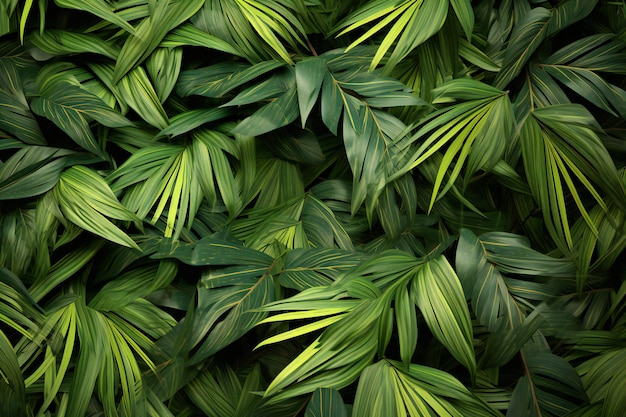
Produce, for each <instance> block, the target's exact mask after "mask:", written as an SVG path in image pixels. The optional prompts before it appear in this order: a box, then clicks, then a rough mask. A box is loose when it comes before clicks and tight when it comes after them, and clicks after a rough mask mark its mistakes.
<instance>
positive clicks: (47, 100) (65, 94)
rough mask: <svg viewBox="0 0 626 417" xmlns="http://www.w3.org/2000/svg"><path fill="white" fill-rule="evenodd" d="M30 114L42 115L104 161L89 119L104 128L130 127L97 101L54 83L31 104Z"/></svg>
mask: <svg viewBox="0 0 626 417" xmlns="http://www.w3.org/2000/svg"><path fill="white" fill-rule="evenodd" d="M31 107H32V109H33V112H35V113H36V114H38V115H40V116H43V117H45V118H47V119H49V120H50V121H52V122H53V123H54V124H56V125H57V126H58V127H59V128H60V129H61V130H63V131H64V132H65V133H66V134H67V135H68V136H69V137H70V138H71V139H72V140H73V141H74V142H76V143H77V144H78V145H80V146H81V147H82V148H83V149H86V150H88V151H89V152H92V153H94V154H95V155H98V156H100V157H102V158H106V153H105V152H104V151H103V150H102V145H101V144H100V143H98V140H97V139H96V137H95V136H94V134H93V132H92V131H91V129H90V127H89V122H90V121H91V120H96V121H97V122H99V123H101V124H103V125H104V126H108V127H123V126H130V125H132V123H131V122H130V121H129V120H128V119H126V118H125V117H124V116H122V115H121V114H119V113H117V112H116V111H114V110H113V109H111V108H110V107H108V106H107V105H106V104H105V103H104V102H103V101H102V100H101V99H100V98H98V97H97V96H95V95H93V94H91V93H89V92H87V91H85V90H83V89H82V88H80V87H77V86H73V85H60V84H56V85H54V86H52V87H51V88H49V89H46V90H44V91H43V93H42V95H41V96H40V97H37V98H35V99H33V101H32V102H31Z"/></svg>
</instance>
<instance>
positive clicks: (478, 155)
mask: <svg viewBox="0 0 626 417" xmlns="http://www.w3.org/2000/svg"><path fill="white" fill-rule="evenodd" d="M434 94H435V97H437V98H436V100H437V101H438V102H444V103H445V102H448V101H452V100H466V101H464V102H462V103H459V104H455V105H453V106H450V107H447V108H443V109H442V110H439V111H437V112H436V113H434V114H433V115H431V116H430V117H429V118H428V119H427V122H426V123H424V125H423V126H422V127H420V129H419V130H418V131H417V133H415V134H414V135H413V136H412V137H411V138H410V139H409V141H408V143H412V142H415V141H418V140H420V139H421V138H424V137H425V139H424V140H423V141H421V143H420V144H419V146H418V148H417V150H415V151H414V152H412V154H411V156H410V157H409V158H408V161H407V162H406V163H405V166H404V167H403V168H402V169H401V170H399V171H398V172H397V173H396V174H395V175H394V177H392V178H396V177H399V176H400V175H401V174H405V173H406V172H407V171H408V170H411V169H413V168H415V167H417V166H419V165H420V164H422V163H423V162H424V161H426V160H427V159H428V158H430V157H432V155H434V154H435V153H436V152H437V151H439V150H440V149H441V150H443V148H444V147H445V146H446V145H448V146H447V149H446V151H445V153H444V155H443V159H442V161H441V163H440V164H439V167H438V170H437V177H436V179H435V184H434V189H433V192H432V195H431V199H430V204H429V210H432V207H433V205H434V204H435V201H436V200H437V198H440V196H441V195H444V194H445V193H446V192H448V190H450V189H451V188H452V187H453V185H454V183H455V181H456V180H457V179H458V178H459V176H460V174H461V169H462V167H463V166H464V164H465V165H466V168H465V184H467V182H468V181H469V179H470V178H471V177H472V176H473V175H474V174H475V173H476V172H477V171H478V170H481V169H482V170H490V169H491V168H492V167H493V166H494V165H495V164H496V163H497V162H498V161H499V160H500V158H502V156H503V155H504V152H505V149H506V141H507V139H509V138H510V136H511V132H512V130H513V128H514V121H513V114H512V108H511V103H510V101H509V99H508V97H507V95H506V94H505V93H504V92H502V91H499V90H497V89H495V88H493V87H491V86H488V85H485V84H482V83H480V82H477V81H474V80H470V79H459V80H453V81H450V82H448V83H445V84H443V85H442V86H440V87H439V88H438V89H437V90H435V92H434ZM494 125H496V126H498V128H497V130H495V129H494V128H493V126H494ZM403 146H406V145H404V143H403ZM446 176H448V178H447V182H446V184H445V186H444V187H443V189H442V190H441V191H440V189H441V186H442V185H443V181H444V179H446Z"/></svg>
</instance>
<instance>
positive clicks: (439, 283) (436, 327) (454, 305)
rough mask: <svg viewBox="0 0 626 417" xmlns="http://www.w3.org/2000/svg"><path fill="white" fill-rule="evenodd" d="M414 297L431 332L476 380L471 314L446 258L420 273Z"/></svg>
mask: <svg viewBox="0 0 626 417" xmlns="http://www.w3.org/2000/svg"><path fill="white" fill-rule="evenodd" d="M411 296H412V297H413V300H414V301H415V303H416V304H417V306H418V307H419V309H420V311H421V312H422V314H423V315H424V319H425V320H426V324H427V325H428V328H429V329H430V331H431V332H432V333H433V334H434V335H435V337H436V338H437V339H438V340H439V341H440V342H441V343H442V344H443V345H444V346H445V347H446V348H447V349H448V351H449V352H450V353H451V354H452V356H454V357H455V358H456V359H457V360H458V361H459V362H460V363H461V364H462V365H463V366H465V367H466V368H467V369H468V370H469V371H470V374H471V375H472V377H473V376H474V375H475V374H476V358H475V356H474V345H473V343H472V335H473V330H472V324H471V320H470V315H469V310H468V308H467V303H466V302H465V297H464V296H463V288H462V287H461V283H460V281H459V278H458V277H457V275H456V273H455V272H454V270H453V269H452V267H451V266H450V264H449V263H448V261H447V260H446V258H444V257H443V256H441V257H438V258H435V259H433V260H431V261H428V262H426V263H425V264H424V265H422V267H421V268H419V269H418V271H417V272H416V274H415V277H414V278H413V280H412V292H411Z"/></svg>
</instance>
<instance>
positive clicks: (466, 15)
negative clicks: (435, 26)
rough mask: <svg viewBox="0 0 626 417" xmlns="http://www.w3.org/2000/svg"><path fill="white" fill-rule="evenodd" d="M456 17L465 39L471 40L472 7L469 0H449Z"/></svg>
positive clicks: (472, 26)
mask: <svg viewBox="0 0 626 417" xmlns="http://www.w3.org/2000/svg"><path fill="white" fill-rule="evenodd" d="M450 4H452V8H453V9H454V13H455V14H456V17H457V18H458V19H459V22H460V23H461V27H462V28H463V31H464V32H465V37H466V38H467V41H468V42H469V41H471V40H472V31H473V30H474V9H472V5H471V3H470V1H469V0H450Z"/></svg>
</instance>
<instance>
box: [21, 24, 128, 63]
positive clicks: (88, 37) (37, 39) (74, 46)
mask: <svg viewBox="0 0 626 417" xmlns="http://www.w3.org/2000/svg"><path fill="white" fill-rule="evenodd" d="M30 41H31V42H32V43H33V44H34V45H35V46H36V47H38V48H40V49H41V50H43V51H44V52H47V53H49V54H51V55H68V54H76V53H96V54H100V55H104V56H106V57H107V58H111V59H117V56H118V54H119V48H117V47H116V46H115V45H113V44H111V43H108V42H106V41H104V40H102V39H101V38H100V37H98V36H96V35H93V34H85V33H79V32H70V31H66V30H59V29H50V30H46V31H43V32H42V33H33V34H32V35H31V36H30Z"/></svg>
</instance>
